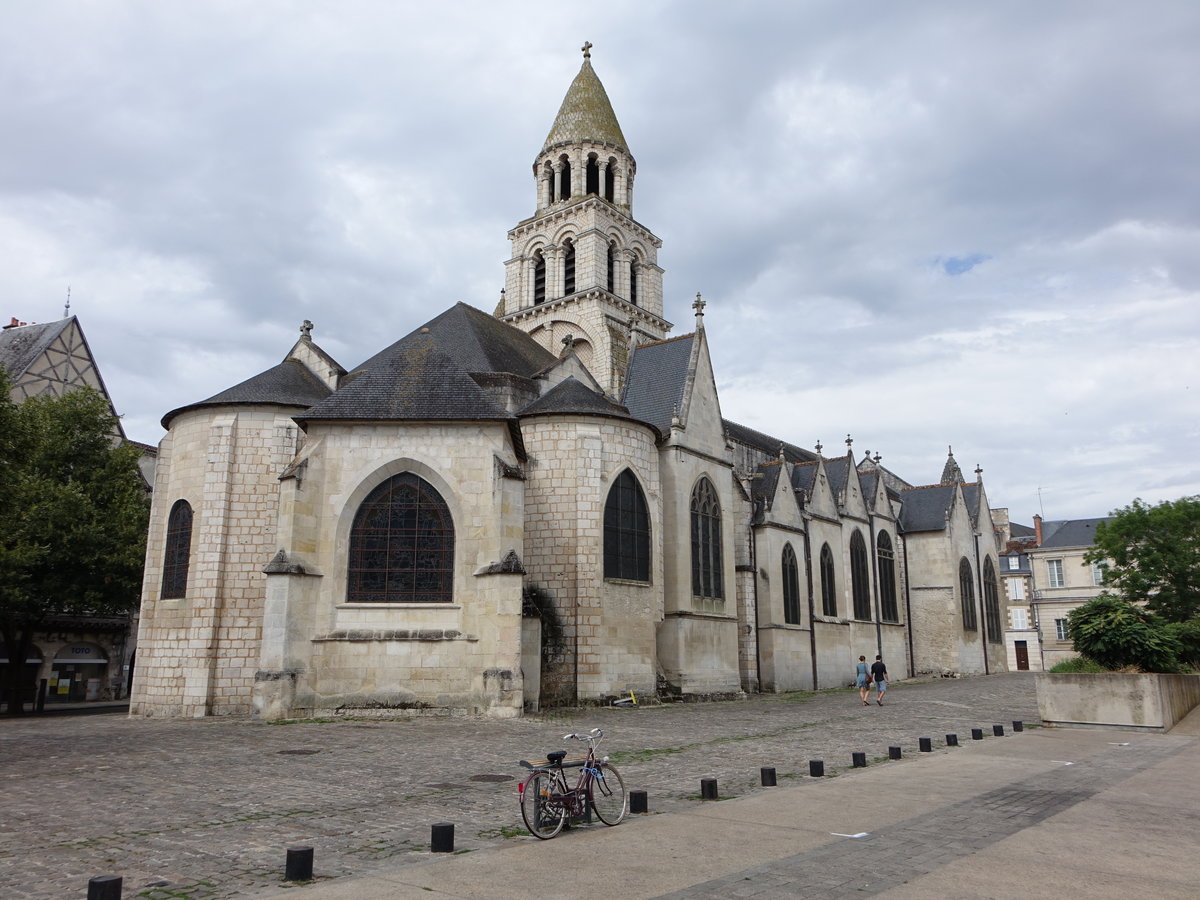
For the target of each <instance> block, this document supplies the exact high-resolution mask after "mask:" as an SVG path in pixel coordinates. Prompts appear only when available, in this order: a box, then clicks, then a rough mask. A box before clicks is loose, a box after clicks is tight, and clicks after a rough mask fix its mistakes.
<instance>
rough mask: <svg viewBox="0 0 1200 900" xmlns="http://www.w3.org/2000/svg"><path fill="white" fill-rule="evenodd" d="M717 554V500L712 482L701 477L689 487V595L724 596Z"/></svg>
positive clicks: (719, 553)
mask: <svg viewBox="0 0 1200 900" xmlns="http://www.w3.org/2000/svg"><path fill="white" fill-rule="evenodd" d="M721 562H722V558H721V504H720V503H719V502H718V500H717V491H716V488H714V487H713V485H712V482H711V481H709V480H708V479H707V478H701V479H700V482H699V483H698V484H697V485H696V487H695V489H694V490H693V491H692V596H693V597H705V598H708V599H711V600H720V599H722V598H724V596H725V579H724V577H723V574H722V571H721V569H722V565H721Z"/></svg>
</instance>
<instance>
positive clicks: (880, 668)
mask: <svg viewBox="0 0 1200 900" xmlns="http://www.w3.org/2000/svg"><path fill="white" fill-rule="evenodd" d="M871 679H872V680H873V681H874V682H875V702H876V703H878V704H879V705H880V706H883V695H884V694H885V693H887V689H888V677H887V666H885V665H884V664H883V657H882V656H876V657H875V662H873V663H872V664H871Z"/></svg>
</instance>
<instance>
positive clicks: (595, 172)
mask: <svg viewBox="0 0 1200 900" xmlns="http://www.w3.org/2000/svg"><path fill="white" fill-rule="evenodd" d="M584 193H585V194H599V193H600V164H599V163H597V162H596V157H594V156H589V157H588V161H587V187H586V188H585V190H584Z"/></svg>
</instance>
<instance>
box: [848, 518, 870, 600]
mask: <svg viewBox="0 0 1200 900" xmlns="http://www.w3.org/2000/svg"><path fill="white" fill-rule="evenodd" d="M869 566H870V563H869V562H868V560H867V542H866V541H864V540H863V537H862V534H861V533H860V532H859V531H857V530H855V532H854V535H853V536H852V537H851V538H850V592H851V594H853V597H854V618H856V619H863V620H865V621H869V620H870V618H871V572H870V568H869Z"/></svg>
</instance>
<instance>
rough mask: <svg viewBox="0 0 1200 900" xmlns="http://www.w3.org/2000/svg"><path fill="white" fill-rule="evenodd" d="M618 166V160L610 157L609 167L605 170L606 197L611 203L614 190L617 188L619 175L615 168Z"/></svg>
mask: <svg viewBox="0 0 1200 900" xmlns="http://www.w3.org/2000/svg"><path fill="white" fill-rule="evenodd" d="M616 167H617V161H616V160H614V159H610V160H609V161H608V167H607V168H606V169H605V170H604V199H605V200H607V201H608V202H609V203H612V202H613V191H614V190H616V181H617V176H616V173H615V172H614V170H615V169H616Z"/></svg>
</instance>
